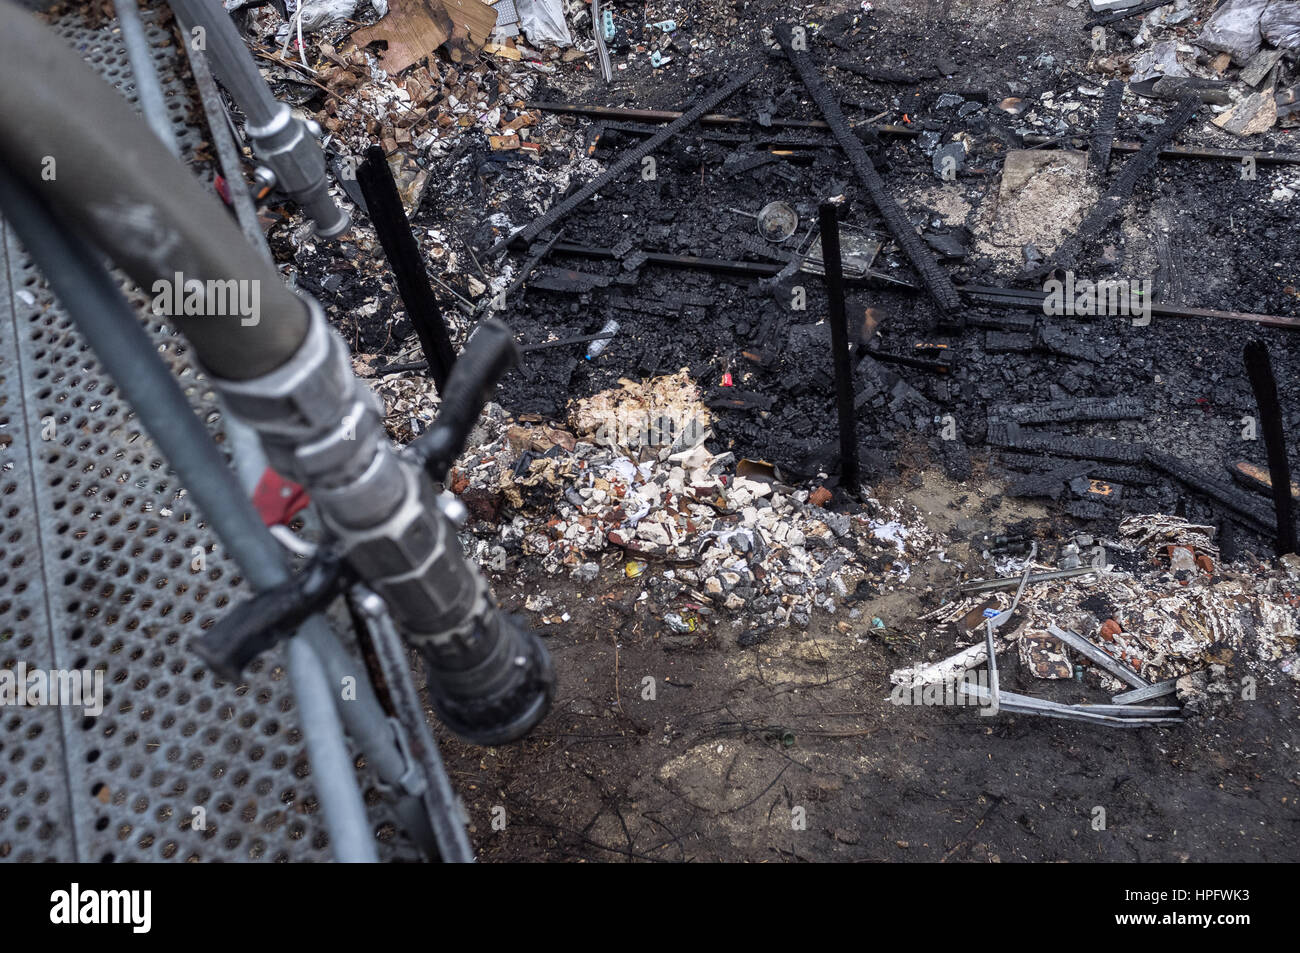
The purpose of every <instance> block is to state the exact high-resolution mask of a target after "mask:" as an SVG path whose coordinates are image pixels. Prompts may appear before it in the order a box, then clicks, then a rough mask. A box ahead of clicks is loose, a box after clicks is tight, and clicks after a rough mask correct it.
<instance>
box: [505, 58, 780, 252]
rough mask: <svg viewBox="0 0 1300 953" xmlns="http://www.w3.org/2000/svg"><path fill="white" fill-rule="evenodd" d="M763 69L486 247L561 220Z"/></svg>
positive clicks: (520, 241)
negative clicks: (530, 220) (528, 221)
mask: <svg viewBox="0 0 1300 953" xmlns="http://www.w3.org/2000/svg"><path fill="white" fill-rule="evenodd" d="M763 69H764V64H759V65H758V66H755V67H753V68H751V69H748V70H746V71H745V72H743V73H741V74H740V76H738V77H737V78H735V79H733V80H731V81H730V82H729V83H726V84H725V85H723V86H721V87H719V88H718V89H717V90H715V91H714V92H712V93H710V94H709V95H707V96H705V97H703V98H702V99H700V101H699V102H697V103H696V104H695V105H694V106H692V107H691V108H690V109H687V110H686V111H685V112H683V113H682V114H681V115H680V116H678V117H677V118H676V119H674V120H673V121H672V122H670V123H668V125H666V126H664V127H663V128H662V129H660V130H659V131H658V132H657V133H655V134H654V135H653V136H651V137H650V138H649V139H647V140H646V141H645V142H643V143H641V144H640V145H638V146H635V147H633V148H631V149H629V150H628V151H627V152H625V153H623V154H622V155H621V156H619V157H618V159H616V160H615V161H614V163H613V164H612V165H610V167H609V168H608V169H606V170H605V171H604V172H602V173H601V174H600V175H598V176H596V177H595V178H594V179H592V180H591V181H590V182H588V183H587V184H586V185H584V186H583V187H582V188H580V189H578V191H576V192H574V193H573V194H572V195H570V196H569V197H568V198H566V199H564V200H563V201H560V202H557V203H556V204H555V205H553V206H551V207H550V208H549V209H547V210H546V211H545V212H543V213H542V215H541V216H539V217H538V218H536V219H534V220H533V221H532V222H531V223H529V224H528V225H525V226H524V227H523V228H521V229H519V230H518V231H516V232H514V233H513V234H511V235H507V236H506V237H505V238H502V239H501V240H500V241H499V242H497V243H496V244H495V245H493V246H492V248H491V249H489V251H488V254H491V255H496V254H499V253H501V252H503V251H505V250H506V248H507V247H509V246H515V247H518V246H521V245H527V244H529V243H530V242H532V240H533V239H534V238H536V237H537V236H538V235H540V234H541V233H542V232H544V231H546V229H548V228H550V227H552V226H553V225H555V224H557V223H558V222H560V221H561V220H562V219H564V218H565V217H566V216H567V215H569V214H570V213H571V212H572V211H573V210H574V209H576V208H577V207H578V206H579V205H582V204H583V203H584V202H586V201H588V200H589V199H590V198H591V197H592V196H593V195H595V194H596V193H597V192H599V191H600V190H601V189H603V188H604V187H605V186H606V185H608V184H609V183H610V182H612V181H614V180H615V179H617V178H618V177H619V176H620V175H622V174H623V173H624V172H626V171H627V170H628V169H630V168H632V167H633V166H635V165H639V164H640V162H641V160H642V159H644V158H645V157H646V156H648V155H650V153H652V152H654V151H655V150H656V149H658V148H659V147H660V146H662V145H663V144H664V143H665V142H667V141H668V140H669V139H671V138H672V137H673V136H675V135H677V134H678V133H679V132H681V131H682V130H684V129H687V128H689V127H690V126H691V125H693V124H694V123H696V122H698V121H699V120H700V119H701V118H702V117H704V116H705V115H707V114H708V113H709V111H710V110H712V109H714V108H715V107H717V105H718V104H719V103H721V102H723V101H724V100H727V99H730V98H731V97H732V96H734V95H735V94H736V93H738V92H739V91H740V90H741V89H743V88H744V87H745V86H747V85H748V84H749V83H750V81H751V80H753V79H754V77H756V76H757V75H758V74H759V73H761V72H762V71H763Z"/></svg>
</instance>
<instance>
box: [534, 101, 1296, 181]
mask: <svg viewBox="0 0 1300 953" xmlns="http://www.w3.org/2000/svg"><path fill="white" fill-rule="evenodd" d="M527 108H528V109H539V110H541V111H542V112H552V113H563V114H566V115H570V116H588V117H590V118H593V119H628V120H636V121H640V122H671V121H672V120H674V119H678V118H680V117H681V115H682V114H681V113H679V112H675V111H673V110H671V109H631V108H625V107H621V106H582V105H577V104H572V103H552V102H534V103H529V104H528V105H527ZM700 124H701V125H705V126H745V125H752V124H754V120H752V119H747V118H745V117H743V116H728V115H724V114H722V113H709V114H708V115H706V116H703V117H701V118H700ZM771 125H772V127H773V128H780V129H829V128H830V127H829V126H828V125H827V124H826V123H825V122H824V121H823V120H820V119H773V120H772V123H771ZM850 125H852V123H850ZM868 128H870V129H872V130H874V131H875V132H877V133H879V134H881V135H886V136H899V137H902V138H906V139H912V138H915V137H916V136H919V135H920V134H921V133H922V132H924V131H925V130H923V129H917V128H915V127H912V126H900V125H898V124H896V123H870V124H868ZM1072 139H1074V140H1077V142H1074V143H1072V144H1074V145H1077V146H1079V147H1080V148H1087V140H1086V139H1085V138H1083V137H1071V136H1066V137H1064V138H1062V137H1059V136H1058V137H1052V136H1038V135H1029V136H1025V137H1024V140H1023V141H1024V143H1025V145H1027V146H1043V145H1053V144H1057V143H1060V142H1065V141H1070V140H1072ZM827 145H828V146H832V144H831V143H827ZM1141 148H1142V143H1140V142H1134V141H1132V140H1129V139H1117V140H1116V141H1115V142H1114V143H1112V144H1111V151H1112V152H1137V151H1138V150H1140V149H1141ZM1159 155H1160V158H1162V159H1214V160H1217V159H1222V160H1226V161H1232V162H1240V161H1241V160H1242V159H1254V160H1255V161H1256V162H1260V163H1264V164H1265V165H1268V164H1274V165H1300V153H1296V152H1276V151H1273V150H1257V149H1215V148H1211V147H1209V146H1165V147H1164V148H1163V149H1161V150H1160V153H1159Z"/></svg>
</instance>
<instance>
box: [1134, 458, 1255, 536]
mask: <svg viewBox="0 0 1300 953" xmlns="http://www.w3.org/2000/svg"><path fill="white" fill-rule="evenodd" d="M1145 460H1146V462H1147V463H1149V464H1151V466H1153V467H1155V468H1156V469H1157V470H1160V471H1161V472H1162V473H1166V474H1168V475H1169V476H1171V477H1173V478H1174V479H1175V480H1177V481H1178V482H1179V483H1181V484H1183V485H1184V486H1186V487H1188V488H1190V489H1193V490H1195V491H1196V492H1198V493H1200V494H1202V495H1203V496H1207V497H1209V498H1210V499H1212V500H1214V501H1215V502H1216V503H1219V504H1220V505H1222V506H1224V507H1226V508H1227V509H1229V510H1231V511H1232V512H1233V513H1236V514H1237V515H1238V516H1240V517H1241V518H1243V519H1244V520H1246V521H1247V522H1248V523H1250V524H1251V525H1252V526H1253V527H1254V528H1255V529H1256V530H1259V531H1261V532H1265V533H1268V532H1272V531H1273V530H1274V529H1275V528H1276V527H1275V526H1274V523H1273V521H1272V520H1271V519H1269V518H1268V516H1267V515H1265V514H1263V513H1261V512H1260V511H1259V509H1258V508H1256V507H1255V506H1254V501H1252V500H1251V499H1249V498H1248V497H1246V496H1245V495H1244V494H1243V493H1241V492H1240V491H1239V490H1237V489H1236V488H1235V487H1232V486H1228V485H1226V484H1223V483H1220V482H1219V481H1218V480H1216V479H1214V478H1213V477H1211V476H1210V475H1209V474H1207V473H1206V472H1205V471H1203V470H1197V469H1196V468H1194V467H1192V466H1189V465H1188V464H1186V463H1184V462H1183V461H1182V460H1179V459H1178V458H1177V457H1171V456H1170V455H1169V454H1167V453H1159V452H1157V451H1155V450H1147V451H1146V454H1145Z"/></svg>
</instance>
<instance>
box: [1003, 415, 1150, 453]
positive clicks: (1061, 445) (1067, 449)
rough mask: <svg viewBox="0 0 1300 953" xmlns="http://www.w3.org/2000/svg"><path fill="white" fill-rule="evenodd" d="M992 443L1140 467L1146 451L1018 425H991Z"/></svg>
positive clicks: (1125, 443)
mask: <svg viewBox="0 0 1300 953" xmlns="http://www.w3.org/2000/svg"><path fill="white" fill-rule="evenodd" d="M987 439H988V442H989V444H991V445H992V446H995V447H1005V448H1006V449H1008V450H1021V451H1025V452H1028V453H1045V454H1050V455H1052V456H1055V457H1069V458H1071V459H1074V460H1101V461H1105V462H1108V463H1138V462H1140V461H1141V460H1142V459H1143V453H1144V448H1143V447H1142V446H1141V445H1140V444H1136V443H1132V442H1130V441H1125V440H1110V439H1107V438H1105V437H1074V436H1071V435H1069V434H1059V433H1041V432H1037V431H1035V432H1030V431H1027V430H1021V429H1020V426H1019V425H1018V424H1012V423H1005V422H1004V423H998V422H996V421H989V430H988V438H987Z"/></svg>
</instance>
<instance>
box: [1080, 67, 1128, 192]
mask: <svg viewBox="0 0 1300 953" xmlns="http://www.w3.org/2000/svg"><path fill="white" fill-rule="evenodd" d="M1123 102H1124V83H1123V82H1122V81H1121V80H1118V79H1114V80H1111V81H1110V82H1109V83H1107V84H1106V93H1105V95H1104V96H1102V98H1101V109H1100V110H1098V112H1097V125H1096V126H1094V127H1093V130H1092V144H1091V145H1090V146H1089V147H1088V168H1089V169H1090V170H1091V171H1092V174H1093V175H1094V176H1096V177H1097V178H1101V177H1102V176H1104V175H1105V174H1106V166H1108V165H1109V164H1110V147H1111V145H1112V144H1113V143H1114V142H1115V124H1116V123H1117V122H1118V121H1119V107H1120V104H1121V103H1123Z"/></svg>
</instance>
